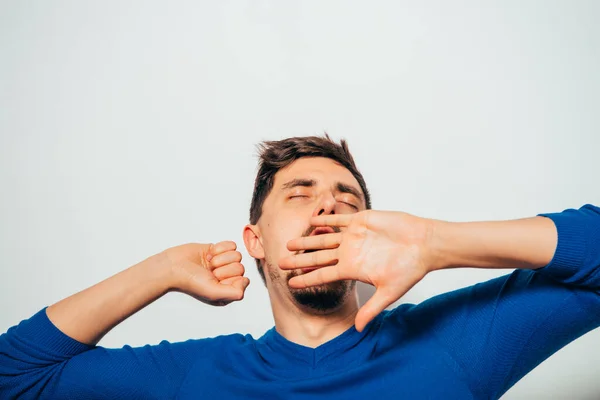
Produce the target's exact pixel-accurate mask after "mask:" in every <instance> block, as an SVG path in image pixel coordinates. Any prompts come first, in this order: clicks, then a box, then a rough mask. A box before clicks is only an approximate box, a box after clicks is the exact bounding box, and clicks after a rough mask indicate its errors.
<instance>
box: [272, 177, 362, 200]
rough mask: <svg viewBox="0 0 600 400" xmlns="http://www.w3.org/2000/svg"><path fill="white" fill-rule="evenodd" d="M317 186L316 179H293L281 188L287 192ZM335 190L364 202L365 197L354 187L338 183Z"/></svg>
mask: <svg viewBox="0 0 600 400" xmlns="http://www.w3.org/2000/svg"><path fill="white" fill-rule="evenodd" d="M316 185H317V181H316V180H314V179H298V178H297V179H292V180H291V181H289V182H286V183H284V184H283V185H282V186H281V188H282V189H283V190H287V189H291V188H294V187H297V186H301V187H313V186H316ZM335 189H336V191H338V192H340V193H349V194H351V195H353V196H356V198H358V199H360V200H362V201H364V198H363V195H362V193H361V191H360V190H358V189H357V188H355V187H354V186H352V185H348V184H345V183H342V182H336V183H335Z"/></svg>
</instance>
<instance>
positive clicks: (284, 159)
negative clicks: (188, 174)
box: [250, 133, 371, 282]
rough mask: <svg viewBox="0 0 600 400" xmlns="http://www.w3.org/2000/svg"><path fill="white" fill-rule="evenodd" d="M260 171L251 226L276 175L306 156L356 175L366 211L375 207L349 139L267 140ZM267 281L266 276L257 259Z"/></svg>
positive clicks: (260, 150)
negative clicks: (326, 159) (318, 158)
mask: <svg viewBox="0 0 600 400" xmlns="http://www.w3.org/2000/svg"><path fill="white" fill-rule="evenodd" d="M257 147H258V157H259V162H258V172H257V174H256V179H255V181H254V193H253V195H252V202H251V204H250V223H251V224H253V225H254V224H256V223H257V222H258V220H259V219H260V217H261V215H262V207H263V204H264V202H265V199H266V198H267V196H268V195H269V193H270V192H271V189H272V188H273V182H274V181H275V174H276V173H277V172H278V171H279V170H280V169H282V168H285V167H287V166H288V165H290V164H291V163H293V162H294V161H296V160H297V159H299V158H302V157H325V158H330V159H332V160H334V161H337V162H338V163H340V164H341V165H342V166H343V167H345V168H346V169H347V170H348V171H350V172H351V173H352V175H354V178H356V180H357V181H358V184H359V185H360V188H361V189H362V191H363V194H364V196H365V204H366V208H367V209H370V208H371V196H370V194H369V191H368V190H367V185H366V183H365V180H364V178H363V176H362V174H361V173H360V172H359V170H358V168H357V167H356V164H355V162H354V158H353V157H352V154H351V153H350V150H349V149H348V144H347V143H346V140H344V139H342V140H341V141H340V143H336V142H334V141H333V140H331V138H330V137H329V135H328V134H327V133H325V134H324V136H304V137H291V138H287V139H283V140H270V141H263V142H261V143H259V144H258V146H257ZM256 265H257V266H258V272H259V273H260V276H261V278H262V279H263V282H266V281H265V273H264V271H263V269H262V268H261V265H260V260H258V259H256Z"/></svg>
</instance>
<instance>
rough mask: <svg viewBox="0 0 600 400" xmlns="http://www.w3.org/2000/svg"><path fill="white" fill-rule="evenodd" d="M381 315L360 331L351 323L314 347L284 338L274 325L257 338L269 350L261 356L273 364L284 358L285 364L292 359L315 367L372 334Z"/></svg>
mask: <svg viewBox="0 0 600 400" xmlns="http://www.w3.org/2000/svg"><path fill="white" fill-rule="evenodd" d="M381 316H382V315H381V314H380V315H378V316H377V317H376V318H375V319H374V320H373V321H371V322H370V323H369V324H368V325H367V326H366V327H365V329H363V331H362V332H358V331H357V330H356V328H355V327H354V325H352V326H351V327H350V328H348V329H347V330H346V331H344V332H342V333H341V334H339V335H338V336H336V337H334V338H333V339H331V340H329V341H327V342H325V343H323V344H321V345H319V346H318V347H315V348H312V347H308V346H304V345H301V344H298V343H295V342H292V341H290V340H288V339H286V338H285V337H284V336H283V335H281V334H280V333H279V332H277V330H276V329H275V327H272V328H271V329H269V330H268V331H267V332H266V333H265V334H264V335H263V336H262V337H261V338H259V339H258V342H259V343H263V344H264V345H266V347H267V348H268V349H269V350H270V351H268V350H267V351H266V352H263V351H261V353H265V354H262V355H263V357H265V358H268V359H270V361H271V362H273V363H274V364H276V363H277V360H281V361H283V360H286V361H285V362H286V364H288V365H289V364H290V363H289V361H290V359H293V360H294V361H296V362H299V363H302V364H305V365H306V364H308V366H310V367H312V368H316V367H317V366H319V365H322V364H327V361H328V360H329V359H337V358H339V357H343V356H348V355H349V354H350V350H351V349H353V348H355V347H357V346H358V345H359V344H360V342H361V341H362V340H363V339H364V338H366V337H368V336H370V335H372V332H373V331H374V330H376V329H374V327H375V326H378V325H379V323H380V320H381ZM338 362H339V360H338Z"/></svg>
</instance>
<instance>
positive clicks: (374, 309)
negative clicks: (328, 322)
mask: <svg viewBox="0 0 600 400" xmlns="http://www.w3.org/2000/svg"><path fill="white" fill-rule="evenodd" d="M393 302H394V299H393V298H392V297H391V296H390V295H389V294H387V293H386V292H385V290H383V289H377V291H376V292H375V294H373V296H371V298H370V299H369V301H367V302H366V303H365V304H364V305H363V306H362V307H361V308H360V310H358V314H356V319H355V320H354V324H355V326H356V330H357V331H359V332H362V331H363V329H365V327H366V326H367V324H368V323H369V322H371V321H372V320H373V319H374V318H375V317H376V316H377V315H379V313H381V312H382V311H383V310H385V309H386V307H388V306H389V305H390V304H392V303H393Z"/></svg>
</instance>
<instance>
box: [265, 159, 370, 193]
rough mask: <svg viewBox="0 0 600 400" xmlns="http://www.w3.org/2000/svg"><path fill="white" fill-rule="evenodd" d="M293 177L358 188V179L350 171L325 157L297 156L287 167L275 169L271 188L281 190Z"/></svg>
mask: <svg viewBox="0 0 600 400" xmlns="http://www.w3.org/2000/svg"><path fill="white" fill-rule="evenodd" d="M294 178H307V179H315V180H317V181H318V184H319V185H321V184H325V185H327V186H329V185H330V184H331V183H332V182H342V183H346V184H350V185H354V186H356V188H357V189H359V190H360V185H359V184H358V181H357V180H356V178H355V177H354V175H352V173H351V172H350V171H348V170H347V169H346V168H345V167H344V166H342V165H340V164H339V163H338V162H336V161H334V160H332V159H330V158H325V157H303V158H299V159H298V160H296V161H294V162H293V163H291V164H290V165H288V166H287V167H285V168H283V169H281V170H279V171H277V173H276V174H275V180H274V181H273V190H274V191H279V190H281V186H282V185H283V184H284V183H286V182H287V181H289V180H290V179H294ZM361 192H362V190H361Z"/></svg>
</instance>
